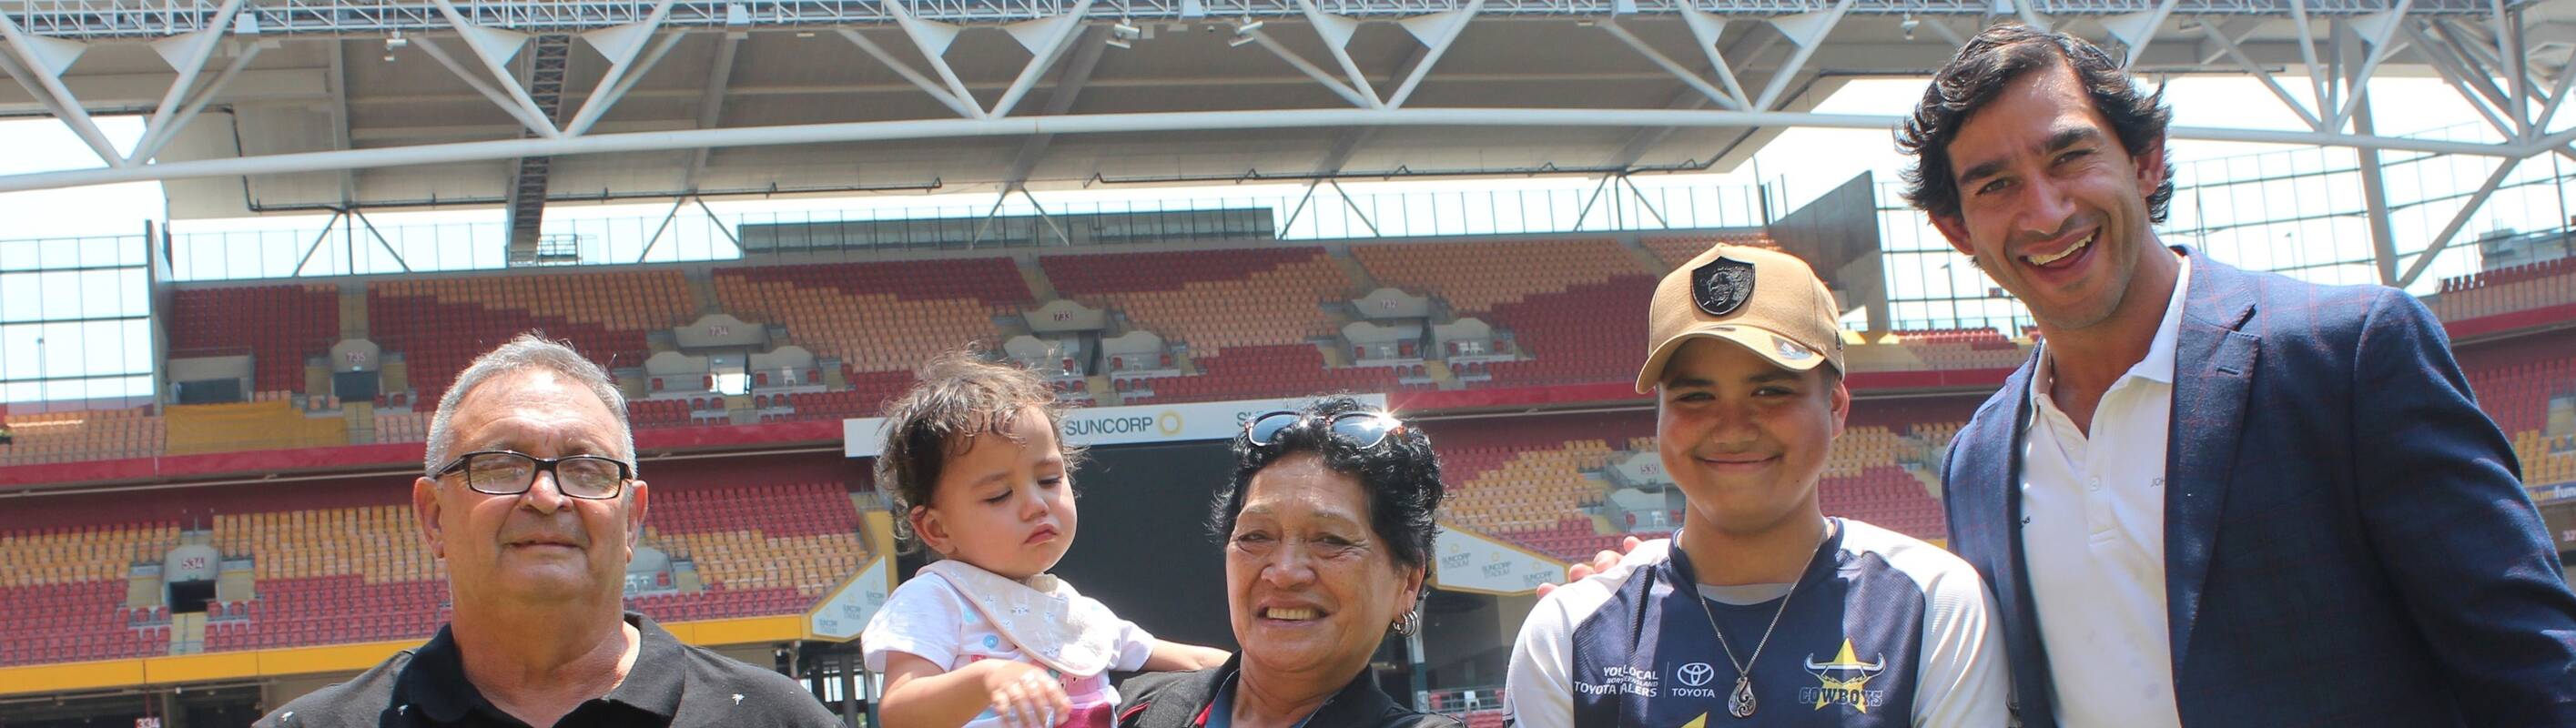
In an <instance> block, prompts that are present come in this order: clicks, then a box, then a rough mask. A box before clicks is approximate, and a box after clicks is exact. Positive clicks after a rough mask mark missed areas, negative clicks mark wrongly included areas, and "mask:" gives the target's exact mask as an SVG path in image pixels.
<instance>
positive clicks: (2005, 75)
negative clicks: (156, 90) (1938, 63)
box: [1896, 23, 2173, 223]
mask: <svg viewBox="0 0 2576 728" xmlns="http://www.w3.org/2000/svg"><path fill="white" fill-rule="evenodd" d="M2061 66H2063V67H2066V68H2071V69H2073V70H2074V71H2075V78H2076V80H2077V81H2078V82H2080V83H2082V84H2083V86H2084V94H2085V96H2087V97H2089V98H2091V99H2092V100H2093V108H2094V110H2096V111H2099V112H2101V114H2102V118H2103V119H2105V120H2108V121H2109V122H2110V124H2111V131H2112V133H2114V134H2117V135H2119V137H2120V146H2121V147H2122V148H2125V149H2127V150H2128V151H2129V156H2130V157H2131V158H2136V157H2138V156H2139V155H2142V154H2145V153H2146V152H2147V151H2148V150H2150V149H2154V148H2156V147H2158V146H2161V145H2162V144H2163V143H2164V139H2165V125H2166V124H2167V123H2168V122H2170V121H2172V119H2173V110H2172V109H2169V108H2166V107H2165V106H2164V89H2163V88H2161V87H2159V88H2157V89H2156V91H2155V92H2154V93H2141V92H2139V90H2138V87H2137V84H2135V83H2133V82H2132V80H2131V79H2130V77H2129V73H2128V72H2127V71H2125V70H2122V69H2121V68H2120V64H2119V62H2118V61H2114V60H2112V59H2111V56H2110V54H2107V53H2103V52H2102V49H2100V48H2096V47H2094V46H2093V44H2092V43H2088V42H2085V40H2084V39H2082V38H2077V37H2075V36H2071V35H2067V34H2065V33H2045V32H2041V31H2038V30H2034V29H2032V28H2030V27H2028V26H2024V25H2020V24H2017V23H2006V24H2003V25H1997V26H1995V27H1992V28H1987V29H1986V30H1985V31H1984V32H1981V33H1978V34H1977V37H1975V38H1971V39H1969V40H1968V45H1966V46H1965V47H1962V48H1960V49H1959V55H1958V57H1956V58H1952V59H1950V63H1949V65H1945V66H1942V67H1941V70H1940V72H1938V73H1935V74H1933V76H1932V85H1931V87H1929V88H1926V89H1924V90H1923V100H1922V102H1920V103H1917V104H1915V106H1914V115H1913V116H1911V117H1909V118H1907V119H1906V120H1905V124H1904V125H1903V126H1902V127H1899V128H1898V129H1897V132H1896V146H1897V148H1899V149H1902V150H1904V152H1905V153H1906V154H1910V155H1913V156H1914V166H1913V167H1912V168H1910V169H1907V170H1905V174H1904V177H1905V201H1906V202H1909V203H1913V205H1914V207H1915V208H1917V209H1920V210H1922V211H1924V212H1925V213H1929V214H1931V215H1933V216H1935V217H1951V218H1955V217H1958V216H1959V186H1958V182H1957V180H1956V179H1955V175H1956V174H1957V170H1956V169H1954V168H1953V166H1952V164H1951V160H1950V141H1951V140H1952V139H1956V138H1957V137H1958V136H1959V126H1960V125H1961V124H1963V123H1965V122H1966V121H1967V120H1968V118H1969V117H1971V116H1975V115H1976V113H1977V110H1978V109H1981V108H1984V107H1985V105H1986V104H1987V103H1989V102H1992V101H1994V99H1995V96H1996V95H1998V94H2000V93H2002V91H2003V89H2004V87H2005V86H2008V85H2011V84H2012V82H2013V81H2015V80H2018V79H2020V78H2021V77H2022V76H2024V75H2027V74H2030V73H2033V72H2044V71H2049V70H2054V69H2056V68H2059V67H2061ZM2164 171H2165V175H2164V182H2163V183H2162V184H2159V185H2157V186H2156V189H2155V191H2153V192H2150V193H2148V194H2147V219H2148V220H2150V221H2152V222H2158V223H2161V222H2164V221H2165V214H2166V212H2167V211H2168V210H2169V209H2170V208H2171V207H2172V205H2173V163H2172V162H2166V163H2165V170H2164Z"/></svg>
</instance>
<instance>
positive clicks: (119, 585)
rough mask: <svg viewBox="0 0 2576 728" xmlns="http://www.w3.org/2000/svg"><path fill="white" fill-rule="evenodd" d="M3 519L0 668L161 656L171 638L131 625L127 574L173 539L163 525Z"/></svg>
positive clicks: (170, 527) (172, 527)
mask: <svg viewBox="0 0 2576 728" xmlns="http://www.w3.org/2000/svg"><path fill="white" fill-rule="evenodd" d="M32 520H33V519H28V520H26V521H22V520H20V519H14V518H13V519H7V520H6V522H0V564H7V568H5V569H0V604H5V605H8V608H7V609H0V666H6V665H25V664H34V663H43V662H69V661H79V660H105V659H113V658H120V657H135V656H139V655H146V654H154V653H166V652H168V651H169V649H170V634H169V632H168V631H167V629H166V628H164V629H163V630H162V631H160V632H158V633H154V632H152V631H151V630H149V629H135V628H132V627H130V626H129V621H128V620H129V618H130V616H131V615H130V613H129V612H128V611H127V610H125V609H124V607H123V605H124V604H125V590H126V582H125V579H126V575H127V573H128V572H129V571H130V570H131V569H132V568H133V564H134V562H135V561H137V560H138V559H142V558H151V557H157V555H158V554H160V553H161V552H162V551H163V550H166V549H167V548H168V545H169V544H170V543H172V542H173V541H174V540H176V539H177V538H178V535H179V528H178V524H176V523H174V522H168V521H151V522H142V523H97V524H87V525H79V526H63V525H43V526H39V525H36V524H35V523H32V522H29V521H32Z"/></svg>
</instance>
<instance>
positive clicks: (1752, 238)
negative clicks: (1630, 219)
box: [1641, 230, 1780, 269]
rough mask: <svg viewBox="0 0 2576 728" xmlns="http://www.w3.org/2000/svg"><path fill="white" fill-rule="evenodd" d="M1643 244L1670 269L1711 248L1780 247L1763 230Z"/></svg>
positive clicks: (1648, 240)
mask: <svg viewBox="0 0 2576 728" xmlns="http://www.w3.org/2000/svg"><path fill="white" fill-rule="evenodd" d="M1641 242H1644V243H1645V244H1646V249H1647V250H1652V251H1655V257H1656V258H1657V259H1660V260H1662V261H1664V266H1665V267H1666V268H1668V269H1669V268H1677V267H1680V266H1681V264H1683V263H1688V262H1690V259H1692V258H1697V257H1699V254H1701V253H1705V252H1708V249H1709V248H1711V247H1715V246H1717V245H1719V244H1726V245H1748V246H1752V247H1756V248H1773V249H1777V248H1779V247H1780V246H1779V245H1778V244H1777V243H1773V242H1771V235H1770V233H1766V232H1763V231H1761V230H1745V231H1740V232H1731V233H1718V234H1713V235H1682V236H1664V237H1651V238H1646V239H1644V240H1643V241H1641Z"/></svg>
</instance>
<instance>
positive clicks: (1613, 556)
mask: <svg viewBox="0 0 2576 728" xmlns="http://www.w3.org/2000/svg"><path fill="white" fill-rule="evenodd" d="M1670 541H1671V540H1670V539H1660V538H1659V539H1655V540H1654V541H1651V542H1649V541H1645V540H1642V539H1639V538H1637V537H1635V536H1629V537H1627V538H1625V539H1621V540H1620V541H1619V550H1618V551H1608V550H1604V551H1602V552H1601V553H1597V554H1593V555H1592V561H1591V562H1589V563H1582V564H1575V565H1573V566H1569V567H1566V569H1565V582H1564V583H1567V584H1572V583H1574V582H1578V581H1582V580H1584V579H1586V578H1590V577H1593V576H1600V575H1608V576H1610V577H1611V578H1614V579H1615V578H1622V577H1625V576H1627V574H1628V569H1629V568H1630V567H1631V564H1629V557H1631V556H1638V555H1639V554H1638V553H1637V552H1638V549H1639V548H1640V547H1643V546H1645V545H1646V544H1648V543H1653V544H1654V545H1655V548H1651V549H1646V552H1647V553H1646V555H1649V556H1650V555H1652V554H1654V553H1659V552H1661V551H1663V550H1664V549H1665V548H1666V547H1667V544H1668V543H1669V542H1670ZM1556 588H1557V585H1556V584H1540V585H1538V595H1539V598H1542V599H1544V598H1546V597H1547V595H1548V594H1551V593H1554V592H1555V591H1556Z"/></svg>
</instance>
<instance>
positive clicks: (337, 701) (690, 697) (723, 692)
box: [256, 612, 841, 728]
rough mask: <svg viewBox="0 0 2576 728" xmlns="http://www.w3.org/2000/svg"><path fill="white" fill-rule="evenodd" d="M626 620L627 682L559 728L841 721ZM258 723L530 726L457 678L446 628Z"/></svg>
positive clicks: (773, 680)
mask: <svg viewBox="0 0 2576 728" xmlns="http://www.w3.org/2000/svg"><path fill="white" fill-rule="evenodd" d="M626 623H627V624H631V625H635V631H636V633H637V634H638V635H640V636H641V637H642V639H643V644H641V645H639V646H638V651H637V654H636V656H635V667H634V669H633V670H631V671H629V672H627V674H626V680H625V682H622V683H619V684H618V685H617V689H615V690H612V691H609V693H608V695H606V696H604V697H598V698H592V699H591V700H589V701H588V702H584V703H582V704H581V705H580V706H579V707H576V708H574V709H573V711H572V712H571V713H570V714H567V715H565V716H564V717H563V720H561V721H558V722H556V723H555V725H556V726H558V727H566V726H621V727H622V726H717V725H721V726H795V727H799V728H801V727H803V726H834V727H837V726H840V725H841V720H840V719H839V718H836V717H834V716H833V715H832V714H831V712H830V711H827V710H824V709H823V703H822V702H821V701H819V700H816V699H815V698H814V695H813V694H812V693H809V692H806V691H805V688H804V686H802V685H799V684H798V683H797V682H796V681H794V680H790V679H788V678H787V676H785V675H780V674H778V673H775V672H771V671H768V670H763V669H760V668H757V667H753V666H751V665H747V664H744V663H742V662H741V661H738V660H735V659H733V658H729V657H725V656H723V655H719V654H716V653H714V652H712V651H709V650H706V649H702V648H698V647H692V646H689V645H683V644H680V641H679V639H677V638H674V637H672V636H671V633H670V632H669V631H667V630H664V629H662V626H661V625H658V624H654V623H653V620H650V619H646V618H645V617H644V615H641V614H637V613H634V612H627V613H626ZM256 725H257V726H258V727H259V728H334V727H337V726H382V727H384V728H412V727H415V726H417V727H420V728H429V727H431V726H474V727H477V728H479V727H482V726H492V727H494V728H528V727H527V724H526V723H522V722H520V721H519V720H518V719H516V718H513V717H510V714H508V713H505V712H502V711H501V709H500V708H497V707H494V706H493V705H492V703H491V701H488V700H485V699H484V698H483V693H482V691H479V690H476V689H474V684H473V683H471V682H468V681H467V680H466V679H465V661H464V655H463V654H462V653H460V652H458V651H457V648H456V641H455V640H454V639H452V638H451V637H450V636H449V635H448V628H447V627H440V628H438V636H436V637H432V638H430V640H429V643H428V644H424V645H421V646H420V649H416V650H405V651H403V652H400V653H396V654H395V655H394V656H392V657H388V658H385V661H384V662H383V663H380V664H378V665H376V666H375V667H374V668H372V669H369V670H367V671H366V672H364V673H360V674H359V675H358V676H357V677H355V678H351V679H350V680H349V681H348V682H344V683H339V684H336V685H332V686H330V687H326V688H323V689H320V690H316V691H313V693H312V694H309V695H306V696H304V697H301V698H296V699H295V700H294V702H290V703H287V704H286V706H285V707H281V708H278V709H277V710H276V712H272V713H269V714H268V717H266V718H261V719H260V721H259V723H257V724H256Z"/></svg>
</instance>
